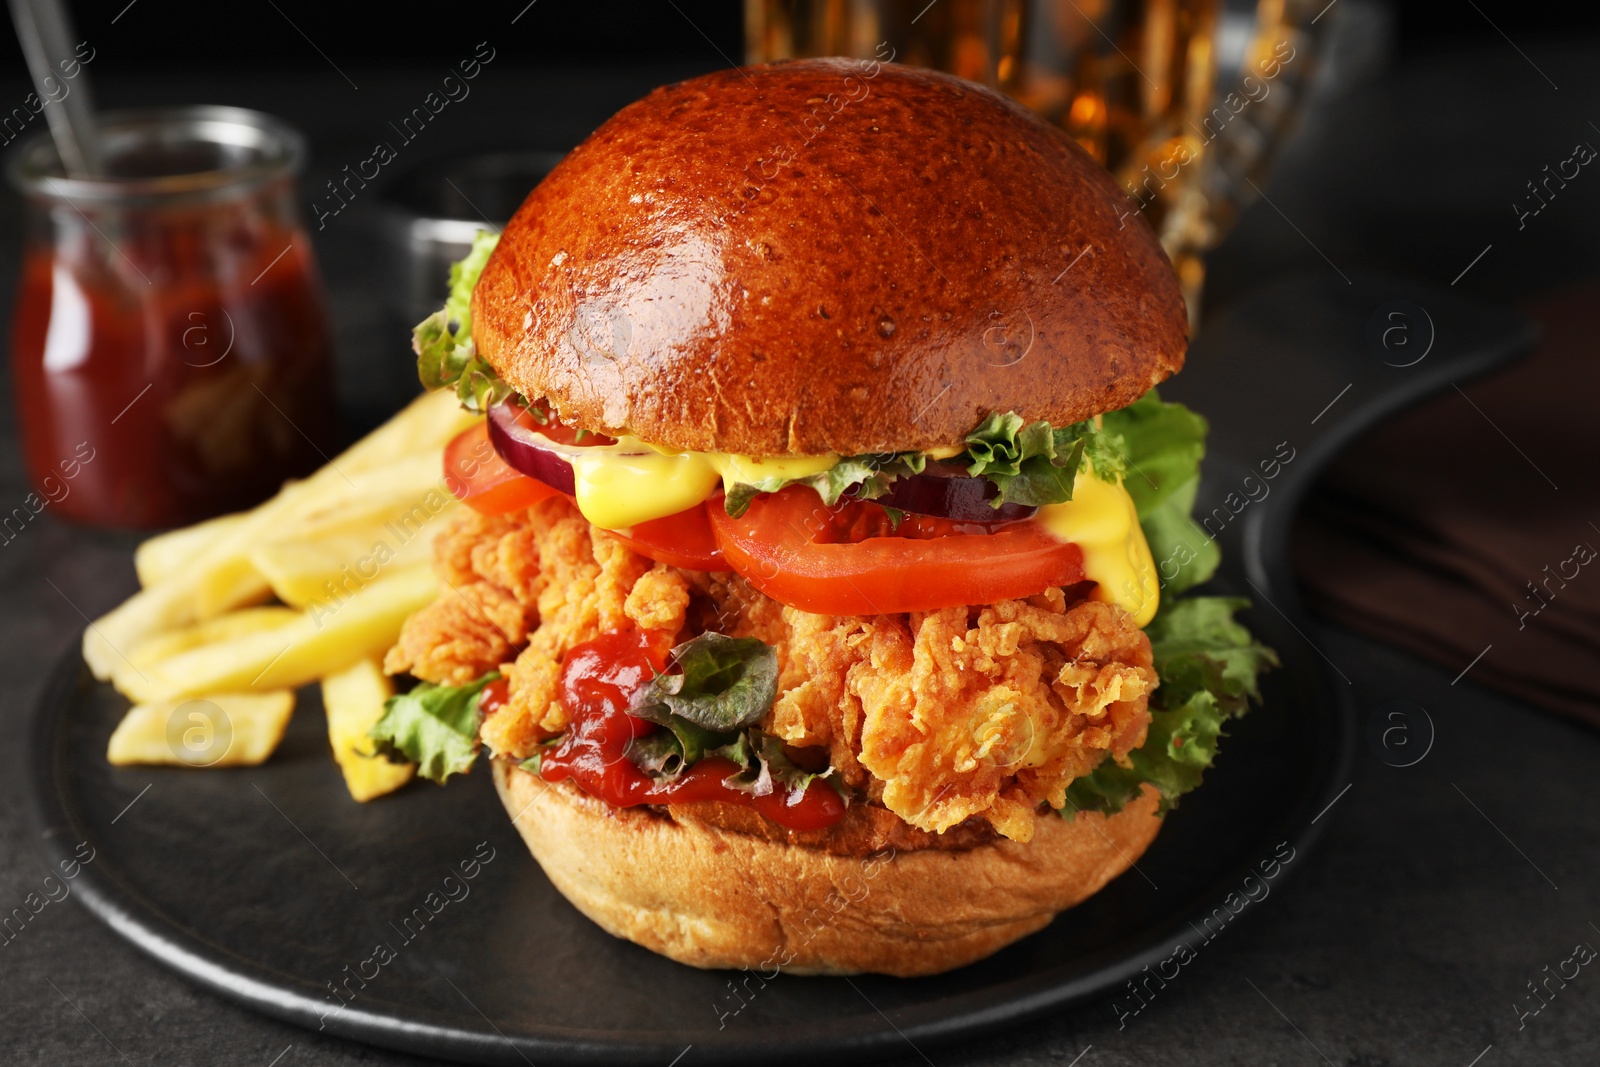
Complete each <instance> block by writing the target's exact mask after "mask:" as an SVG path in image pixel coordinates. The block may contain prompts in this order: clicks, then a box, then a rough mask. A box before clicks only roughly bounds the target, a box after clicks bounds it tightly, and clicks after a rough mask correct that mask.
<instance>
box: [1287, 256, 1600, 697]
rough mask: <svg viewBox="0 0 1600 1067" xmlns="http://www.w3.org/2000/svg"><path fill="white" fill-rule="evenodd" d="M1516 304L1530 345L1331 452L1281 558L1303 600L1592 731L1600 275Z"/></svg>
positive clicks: (1598, 577)
mask: <svg viewBox="0 0 1600 1067" xmlns="http://www.w3.org/2000/svg"><path fill="white" fill-rule="evenodd" d="M1525 310H1527V311H1528V312H1529V313H1530V314H1531V315H1533V317H1534V318H1535V319H1536V320H1537V321H1538V323H1539V326H1540V328H1541V331H1542V339H1541V340H1540V342H1539V343H1538V345H1537V346H1536V347H1535V349H1534V350H1533V351H1532V352H1530V353H1529V354H1528V355H1527V356H1526V357H1524V358H1523V359H1521V360H1519V361H1518V362H1516V363H1514V364H1513V365H1512V366H1510V367H1508V368H1506V369H1505V370H1502V371H1498V372H1496V373H1494V374H1492V375H1490V376H1488V377H1486V378H1480V379H1477V380H1475V381H1472V382H1462V383H1460V384H1459V385H1458V386H1457V387H1453V388H1449V389H1446V390H1444V391H1443V392H1442V393H1441V394H1439V395H1438V396H1436V397H1434V398H1432V399H1430V400H1429V401H1427V402H1426V403H1424V404H1422V405H1421V406H1419V407H1417V408H1414V409H1412V410H1410V411H1408V412H1406V413H1405V414H1403V415H1401V416H1399V417H1398V418H1396V419H1394V420H1393V421H1390V422H1387V423H1385V424H1383V425H1382V426H1381V427H1379V428H1378V429H1377V430H1376V431H1374V432H1372V433H1370V434H1368V435H1367V436H1365V437H1363V438H1362V439H1361V440H1360V441H1359V442H1358V443H1357V444H1356V445H1354V446H1353V447H1352V448H1351V449H1350V450H1349V451H1348V452H1346V453H1344V454H1343V455H1341V456H1340V457H1339V459H1338V460H1337V461H1336V462H1335V463H1334V464H1333V466H1332V467H1331V468H1330V469H1329V470H1328V471H1327V473H1326V474H1324V476H1323V478H1322V479H1321V481H1320V482H1319V484H1318V485H1317V487H1316V488H1315V489H1314V490H1313V492H1312V493H1311V495H1310V498H1309V500H1308V501H1307V504H1306V507H1305V509H1304V510H1303V511H1302V513H1301V515H1300V518H1299V520H1298V521H1297V524H1296V527H1295V531H1294V534H1293V537H1292V541H1291V556H1292V560H1293V565H1294V569H1295V574H1296V577H1297V578H1298V579H1299V582H1300V585H1301V589H1302V591H1303V592H1304V594H1305V598H1306V602H1307V604H1308V605H1309V606H1310V607H1311V608H1312V609H1313V610H1314V611H1317V612H1319V613H1321V614H1324V615H1326V616H1328V617H1330V618H1332V619H1334V620H1336V621H1337V622H1340V623H1342V624H1344V625H1346V626H1348V627H1350V628H1351V629H1353V630H1357V631H1360V632H1362V633H1366V634H1370V635H1372V636H1374V637H1378V638H1381V639H1382V640H1385V641H1389V642H1392V643H1393V644H1396V645H1399V646H1400V647H1402V648H1405V649H1409V650H1410V651H1412V652H1415V653H1416V654H1418V655H1420V656H1423V657H1424V658H1426V659H1429V660H1432V661H1434V662H1436V663H1438V664H1439V665H1440V666H1442V667H1444V668H1445V669H1446V670H1448V671H1449V672H1450V673H1451V675H1452V676H1455V675H1456V673H1457V672H1464V679H1463V680H1465V681H1471V682H1477V683H1480V684H1482V685H1486V686H1490V687H1492V688H1495V689H1499V690H1501V691H1503V692H1506V693H1509V694H1511V695H1512V696H1515V697H1517V698H1518V699H1520V700H1525V701H1527V702H1529V703H1532V704H1537V705H1539V706H1541V707H1545V708H1548V709H1550V710H1551V711H1556V712H1560V713H1562V714H1564V715H1571V716H1574V717H1575V718H1579V719H1582V720H1584V721H1585V722H1587V723H1589V724H1591V725H1594V726H1600V554H1597V550H1600V282H1590V283H1587V284H1585V285H1584V286H1582V287H1580V288H1577V289H1574V290H1570V291H1567V292H1563V293H1560V294H1557V295H1554V296H1550V297H1547V298H1544V299H1541V300H1539V301H1538V302H1536V303H1534V304H1531V305H1530V306H1528V307H1527V308H1526V309H1525ZM1480 657H1481V658H1480ZM1469 668H1470V669H1469Z"/></svg>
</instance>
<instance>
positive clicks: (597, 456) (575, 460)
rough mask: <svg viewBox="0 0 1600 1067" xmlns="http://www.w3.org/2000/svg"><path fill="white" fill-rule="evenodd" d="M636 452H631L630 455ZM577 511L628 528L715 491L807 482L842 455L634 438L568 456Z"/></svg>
mask: <svg viewBox="0 0 1600 1067" xmlns="http://www.w3.org/2000/svg"><path fill="white" fill-rule="evenodd" d="M628 453H633V454H631V455H630V454H628ZM567 458H568V459H569V460H570V461H571V462H572V483H573V489H574V494H573V495H574V496H575V497H576V498H577V501H578V510H579V511H581V512H583V517H584V518H586V519H588V520H589V521H590V522H592V523H594V524H595V525H596V526H598V527H600V528H601V529H602V530H626V529H628V528H630V527H633V526H637V525H638V524H639V523H641V522H649V521H650V520H651V519H662V518H665V517H667V516H668V515H676V514H677V513H678V512H680V511H683V510H685V509H686V508H692V507H694V506H695V505H696V504H698V503H700V502H701V501H702V500H704V499H706V497H708V496H710V495H711V494H712V493H714V492H715V491H716V488H717V486H718V485H719V484H721V485H724V486H725V487H727V488H732V487H733V486H735V485H738V484H740V483H741V482H742V483H746V484H754V483H756V482H759V481H761V480H763V479H765V478H773V477H777V478H809V477H810V476H811V475H813V474H821V473H822V472H823V471H825V470H827V469H829V468H830V467H832V466H833V465H834V464H836V463H838V462H839V457H838V456H782V457H778V458H773V459H756V458H754V457H751V456H739V455H732V454H729V453H726V452H668V451H666V450H664V449H658V448H654V447H653V446H649V445H645V444H643V443H642V442H639V441H635V440H633V439H632V438H626V437H625V438H622V439H620V440H619V441H618V443H617V444H616V445H614V446H611V447H609V448H605V449H600V448H593V449H588V450H586V451H583V452H580V453H578V454H575V455H574V454H570V453H569V454H567Z"/></svg>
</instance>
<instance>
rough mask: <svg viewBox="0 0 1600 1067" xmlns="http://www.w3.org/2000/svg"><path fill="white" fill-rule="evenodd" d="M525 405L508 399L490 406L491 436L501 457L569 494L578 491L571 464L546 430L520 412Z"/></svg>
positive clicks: (524, 471) (526, 472) (522, 470)
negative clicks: (541, 430)
mask: <svg viewBox="0 0 1600 1067" xmlns="http://www.w3.org/2000/svg"><path fill="white" fill-rule="evenodd" d="M523 410H524V409H523V408H522V407H520V406H519V405H517V404H514V403H513V402H511V401H509V400H505V401H501V402H500V403H498V404H496V405H495V406H494V407H492V408H490V409H489V440H490V441H492V442H494V450H495V451H496V452H498V453H500V458H501V459H503V460H505V461H506V462H507V463H509V464H510V465H511V466H512V467H515V468H516V469H517V470H519V471H521V472H522V473H523V474H526V475H527V476H528V477H530V478H537V479H539V480H540V481H541V482H543V483H544V484H546V485H548V486H549V487H550V488H552V489H558V490H560V491H561V492H563V493H566V494H567V495H568V496H571V495H573V493H574V492H575V491H576V488H575V485H574V482H573V477H572V464H571V463H569V462H568V461H567V460H566V458H565V457H564V456H563V455H562V454H561V452H559V451H557V449H556V446H555V445H553V444H552V443H551V442H550V441H549V440H547V439H546V438H545V437H544V435H543V434H540V433H538V432H536V431H534V430H533V429H532V428H531V427H529V426H528V425H527V424H526V423H524V422H523V421H521V420H520V419H519V418H518V417H517V416H519V415H521V414H522V412H523Z"/></svg>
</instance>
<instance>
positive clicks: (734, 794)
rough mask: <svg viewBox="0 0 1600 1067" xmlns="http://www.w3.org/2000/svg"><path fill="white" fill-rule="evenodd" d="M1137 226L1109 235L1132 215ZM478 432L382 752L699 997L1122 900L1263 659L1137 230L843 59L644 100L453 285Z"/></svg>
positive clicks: (1121, 206) (993, 120) (453, 474)
mask: <svg viewBox="0 0 1600 1067" xmlns="http://www.w3.org/2000/svg"><path fill="white" fill-rule="evenodd" d="M1130 204H1132V205H1133V209H1132V210H1130V208H1129V205H1130ZM450 282H451V292H450V296H449V299H448V301H447V303H446V306H445V307H444V309H443V310H441V311H440V312H438V313H437V314H435V315H433V316H432V317H430V318H429V319H427V320H426V321H424V322H423V323H422V324H421V325H420V326H419V327H418V328H417V331H416V338H415V342H416V350H417V354H418V360H419V369H420V372H421V377H422V379H423V381H424V383H425V384H426V385H428V386H430V387H432V388H439V389H453V390H455V391H456V392H457V394H458V395H459V397H460V399H461V401H462V403H463V404H464V405H466V406H467V407H468V408H469V409H471V410H473V411H477V412H481V413H482V414H483V419H482V421H481V422H480V423H477V424H475V425H474V426H473V428H472V429H469V430H468V431H466V432H465V433H464V434H462V435H461V436H460V437H459V438H457V439H456V440H455V441H454V442H452V443H451V445H450V446H449V448H448V449H447V451H446V454H445V458H444V465H445V472H446V480H447V482H448V484H449V485H450V487H451V489H452V491H453V492H455V493H456V495H457V496H459V497H461V498H462V499H463V500H464V501H465V502H466V504H467V505H469V508H467V509H464V510H463V513H462V514H463V517H461V518H460V519H459V520H457V521H455V522H454V523H453V525H451V526H450V527H449V528H448V529H446V530H445V531H444V532H443V533H441V534H440V535H439V538H438V540H437V542H436V544H435V546H434V569H435V572H436V573H437V575H438V578H439V580H440V581H439V587H440V590H441V594H440V595H439V597H438V599H437V600H436V601H435V602H434V603H432V604H431V605H430V606H429V607H427V608H426V609H424V610H422V611H420V612H418V613H417V614H415V615H413V616H412V617H411V618H410V619H409V621H408V622H407V623H406V625H405V627H404V630H403V632H402V634H401V637H400V639H399V641H398V643H397V645H396V646H395V647H394V649H393V650H392V651H391V652H390V653H389V655H388V658H387V662H386V669H387V670H388V671H389V672H390V673H391V674H396V675H409V676H411V677H412V678H414V679H415V680H416V683H415V685H414V686H412V687H411V688H410V689H409V690H407V691H406V692H404V693H403V694H401V695H399V696H396V697H395V698H393V699H392V700H391V701H390V702H389V705H388V707H387V709H386V711H385V714H384V717H383V719H382V720H381V721H380V722H379V724H378V725H377V727H375V730H374V736H375V737H377V738H379V740H380V742H381V743H382V745H383V746H384V750H385V751H386V752H388V753H390V754H393V755H394V756H396V757H397V758H404V759H408V760H411V761H413V762H415V763H417V764H418V765H419V768H420V771H421V773H422V774H424V775H426V776H428V777H431V778H434V779H436V780H443V779H445V778H447V777H449V776H450V775H452V774H455V773H459V772H461V771H464V770H466V769H468V768H469V767H471V766H472V764H473V762H474V760H475V759H476V758H477V757H478V756H479V754H480V751H482V750H486V751H487V753H488V755H489V756H490V757H491V764H492V768H493V777H494V783H495V786H496V788H497V789H498V791H499V795H500V797H501V799H502V800H503V801H504V804H505V807H506V810H507V812H508V813H509V814H510V815H511V817H512V818H513V820H514V821H515V824H516V827H517V829H518V830H519V831H520V833H521V835H522V837H523V838H524V840H525V841H526V842H527V845H528V847H529V848H530V849H531V850H532V852H533V855H534V856H535V858H536V859H537V860H538V862H539V863H540V865H541V866H542V867H543V869H544V871H545V873H546V874H547V875H548V877H549V879H550V881H551V882H552V883H553V884H554V885H555V886H556V888H557V889H559V890H560V891H561V893H562V894H564V895H565V897H566V898H567V899H568V900H569V901H571V902H572V904H573V905H574V906H576V907H577V908H578V909H579V910H580V911H582V912H583V913H584V914H585V915H587V916H588V917H589V918H590V919H592V920H593V921H594V922H596V923H598V924H599V925H600V926H601V927H603V928H604V929H605V930H607V931H609V932H610V933H612V934H614V935H616V936H618V937H623V938H627V939H629V940H631V941H634V942H636V943H638V944H640V945H642V946H644V947H646V948H648V949H651V950H653V951H655V952H658V953H661V954H664V955H666V956H669V957H671V958H672V959H675V960H678V961H681V962H683V963H686V964H690V965H693V966H696V967H726V968H752V969H755V968H760V969H770V970H782V971H789V972H795V973H830V974H848V973H854V972H877V973H884V974H891V975H922V974H930V973H934V972H939V971H944V970H948V969H950V968H953V967H958V966H961V965H963V964H966V963H969V962H971V961H973V960H977V959H979V958H981V957H983V956H986V955H988V954H990V953H993V952H995V951H996V950H998V949H999V948H1001V947H1003V946H1005V945H1007V944H1009V943H1011V942H1013V941H1016V940H1017V939H1018V938H1021V937H1024V936H1026V935H1028V934H1029V933H1032V932H1034V931H1036V930H1039V929H1040V928H1041V927H1043V926H1045V925H1046V924H1047V923H1049V922H1050V921H1051V919H1052V918H1053V917H1054V916H1055V915H1056V914H1057V913H1059V912H1061V911H1062V910H1064V909H1066V908H1070V907H1072V906H1073V905H1075V904H1077V903H1078V902H1080V901H1082V900H1084V899H1085V898H1086V897H1088V896H1090V895H1092V894H1094V893H1096V892H1098V891H1099V890H1100V889H1101V888H1102V887H1104V886H1105V885H1106V884H1107V883H1108V882H1110V881H1111V880H1112V879H1114V878H1116V877H1118V876H1119V875H1120V874H1122V873H1123V872H1124V871H1125V870H1127V869H1128V868H1129V867H1130V866H1132V865H1133V864H1135V863H1136V862H1137V861H1138V859H1139V857H1140V855H1141V854H1142V853H1143V852H1144V851H1145V849H1146V848H1148V847H1149V846H1150V843H1151V841H1152V840H1153V839H1154V838H1155V836H1156V833H1157V831H1158V830H1159V829H1160V828H1161V826H1162V822H1163V818H1164V817H1165V815H1166V812H1167V811H1168V809H1170V808H1171V806H1172V805H1173V803H1174V802H1175V801H1176V800H1177V798H1178V797H1179V796H1180V795H1181V794H1182V793H1184V792H1186V791H1187V790H1189V789H1192V788H1193V787H1195V786H1196V785H1197V784H1199V781H1200V777H1201V774H1202V772H1203V771H1205V770H1206V768H1207V767H1208V766H1209V765H1210V764H1211V762H1212V759H1213V757H1214V756H1215V753H1216V743H1217V739H1218V737H1219V735H1220V734H1221V732H1222V729H1223V726H1224V724H1225V723H1226V721H1227V720H1228V719H1229V718H1230V717H1232V716H1236V715H1238V714H1241V713H1242V712H1243V711H1244V710H1245V709H1246V707H1247V706H1248V705H1249V703H1250V702H1251V700H1252V699H1254V698H1255V697H1256V694H1257V688H1256V677H1257V673H1258V672H1259V671H1260V670H1261V669H1263V668H1265V667H1266V666H1269V665H1270V664H1271V662H1272V660H1273V656H1272V653H1271V652H1270V651H1269V650H1267V649H1265V648H1263V647H1261V646H1260V645H1258V644H1256V643H1255V642H1254V641H1253V640H1252V639H1251V637H1250V635H1249V633H1248V632H1246V631H1245V630H1244V628H1243V627H1242V626H1241V625H1240V624H1239V623H1237V622H1236V621H1235V620H1234V618H1233V616H1234V613H1235V612H1236V611H1237V610H1238V609H1239V608H1240V607H1241V606H1242V605H1243V602H1242V601H1238V600H1233V599H1228V598H1222V597H1207V596H1192V595H1191V596H1180V595H1179V594H1181V593H1183V592H1184V591H1185V590H1186V589H1188V588H1189V587H1191V586H1193V585H1195V584H1197V583H1199V582H1201V581H1204V580H1205V579H1206V578H1208V577H1209V576H1210V574H1211V572H1212V571H1213V570H1214V569H1215V567H1216V563H1217V551H1216V546H1215V545H1214V544H1213V543H1212V542H1211V541H1210V540H1209V539H1208V538H1206V536H1205V535H1204V533H1203V532H1202V531H1200V530H1199V528H1198V527H1196V526H1195V525H1194V524H1193V523H1192V522H1191V521H1190V519H1189V512H1190V509H1191V507H1192V505H1193V502H1194V498H1195V492H1196V486H1197V479H1198V464H1199V461H1200V458H1201V454H1202V452H1203V451H1204V438H1205V432H1206V424H1205V422H1204V420H1203V419H1202V418H1201V417H1199V416H1198V415H1196V414H1193V413H1191V412H1189V411H1188V410H1186V409H1185V408H1183V407H1181V406H1179V405H1176V404H1170V403H1166V402H1164V401H1162V400H1161V399H1160V398H1159V396H1158V395H1157V393H1156V392H1155V388H1154V387H1155V386H1156V385H1157V383H1159V382H1161V381H1162V380H1163V379H1165V378H1166V377H1168V376H1169V375H1171V374H1173V373H1174V372H1176V371H1177V370H1178V369H1179V368H1180V367H1181V366H1182V364H1183V357H1184V350H1185V345H1186V334H1187V318H1186V316H1185V310H1184V303H1183V300H1182V297H1181V295H1180V293H1179V289H1178V285H1177V282H1176V280H1175V278H1174V274H1173V270H1172V268H1171V266H1170V264H1169V263H1168V261H1167V259H1166V257H1165V256H1164V254H1163V253H1162V250H1161V247H1160V245H1159V244H1158V243H1157V241H1156V240H1155V238H1154V237H1153V236H1152V234H1151V232H1150V230H1149V229H1148V227H1147V226H1146V224H1145V223H1144V222H1143V221H1142V220H1141V218H1140V217H1139V215H1138V212H1137V204H1136V202H1134V201H1132V199H1131V198H1130V197H1128V196H1127V195H1125V194H1124V193H1123V192H1122V191H1121V190H1120V189H1119V188H1118V186H1117V184H1116V183H1115V181H1114V180H1113V179H1112V178H1111V177H1110V176H1109V175H1108V174H1107V173H1106V171H1105V170H1103V169H1102V168H1101V167H1100V166H1099V165H1098V164H1097V163H1096V162H1095V161H1094V159H1093V158H1091V157H1090V155H1089V154H1088V153H1087V152H1085V151H1084V150H1083V149H1082V148H1080V147H1079V146H1078V145H1077V144H1075V143H1074V142H1072V141H1071V140H1070V139H1068V138H1066V137H1065V136H1063V135H1062V134H1060V133H1059V131H1057V130H1055V129H1053V128H1051V127H1049V126H1047V125H1046V124H1044V123H1043V122H1041V121H1039V120H1038V119H1036V118H1034V117H1033V116H1032V115H1031V114H1030V113H1029V112H1027V111H1026V110H1024V109H1023V108H1021V107H1020V106H1018V105H1017V104H1015V103H1013V102H1011V101H1010V100H1008V99H1006V98H1004V97H1002V96H1000V95H998V94H996V93H994V92H991V91H989V90H987V89H984V88H982V87H979V86H977V85H973V84H970V83H967V82H964V81H961V80H958V79H955V78H952V77H948V76H945V75H943V74H938V73H932V72H929V71H925V70H918V69H912V68H907V67H900V66H894V65H888V64H878V63H871V62H868V63H859V62H855V61H848V60H817V61H806V62H787V63H778V64H772V65H766V66H754V67H747V68H744V69H737V70H725V71H722V72H719V73H715V74H711V75H707V76H705V77H699V78H694V79H691V80H688V81H685V82H681V83H679V84H676V85H671V86H667V87H665V88H661V89H658V90H656V91H655V92H653V93H651V94H650V95H649V96H647V97H645V98H644V99H642V100H640V101H638V102H636V103H634V104H632V105H630V106H628V107H626V108H624V109H623V110H622V111H621V112H619V113H618V114H617V115H616V116H615V117H613V118H612V119H611V120H610V121H608V122H606V123H605V124H604V125H603V126H601V127H600V128H599V129H598V130H597V131H596V132H595V133H594V134H593V135H592V136H590V137H589V138H588V140H586V141H585V142H584V143H583V144H582V145H580V146H579V147H578V148H576V149H575V150H574V151H573V152H572V153H571V154H570V155H569V156H567V157H566V158H565V160H564V161H563V162H562V163H561V164H560V165H559V166H558V167H556V168H555V169H554V170H553V171H552V172H551V173H550V175H549V176H548V177H547V178H546V179H545V180H544V181H543V182H542V183H541V184H540V185H539V186H538V187H537V188H536V189H534V190H533V192H532V193H531V194H530V195H529V196H528V198H527V200H526V201H525V202H524V203H523V205H522V207H521V208H520V209H519V210H518V212H517V213H516V215H515V217H514V218H513V219H512V220H511V222H510V223H509V225H507V226H506V228H505V230H504V232H503V233H501V234H499V235H498V236H495V235H489V234H484V235H481V236H480V239H479V240H478V242H477V243H476V244H475V246H474V247H473V249H472V251H471V254H470V255H469V256H468V257H467V258H466V259H465V260H464V261H462V262H461V263H460V264H458V265H457V266H456V267H455V268H454V269H453V271H452V273H451V278H450Z"/></svg>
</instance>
